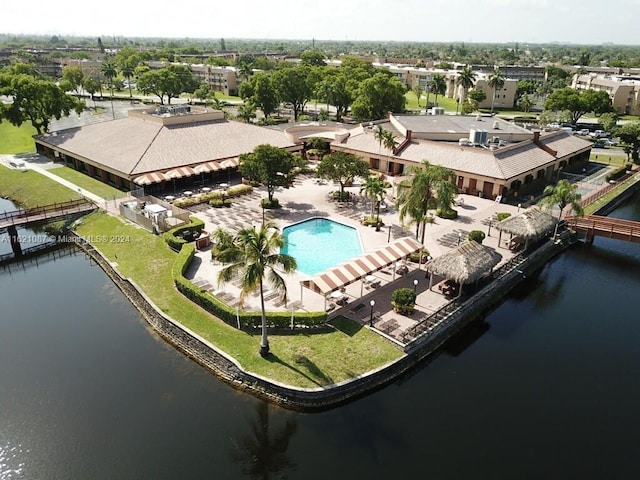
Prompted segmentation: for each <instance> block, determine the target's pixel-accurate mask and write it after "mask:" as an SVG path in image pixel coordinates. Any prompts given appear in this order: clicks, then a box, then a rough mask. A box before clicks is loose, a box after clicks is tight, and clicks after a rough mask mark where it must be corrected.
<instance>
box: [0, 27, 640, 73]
mask: <svg viewBox="0 0 640 480" xmlns="http://www.w3.org/2000/svg"><path fill="white" fill-rule="evenodd" d="M123 46H130V47H134V48H136V49H150V50H152V51H153V53H152V55H153V56H154V57H157V58H154V59H164V60H168V61H175V60H176V58H184V56H188V55H194V56H198V57H201V56H206V55H207V54H210V53H213V52H225V51H237V52H245V53H246V52H268V53H272V54H280V55H287V56H293V57H298V56H300V55H301V54H302V53H303V52H305V51H308V50H319V51H321V52H323V54H324V55H325V56H327V58H338V57H340V56H341V55H354V56H364V57H370V58H377V59H380V60H385V59H397V58H400V59H411V60H415V64H416V65H421V64H427V63H438V62H459V63H464V64H486V65H541V64H548V63H552V64H556V65H571V66H574V65H578V66H585V67H586V66H591V67H594V66H610V67H618V68H632V67H640V48H638V47H637V46H633V45H610V44H606V45H573V44H571V45H567V44H556V43H552V44H535V43H517V42H515V43H509V44H504V43H502V44H497V43H465V42H447V43H434V42H382V41H350V40H344V41H337V40H314V39H307V40H254V39H224V38H209V39H194V38H189V39H165V38H125V37H111V38H102V39H97V38H95V37H93V38H90V37H65V36H57V35H54V36H37V35H9V34H0V48H14V49H16V48H17V49H25V50H27V49H33V48H73V49H76V52H75V54H76V55H86V56H87V58H92V57H94V56H95V55H99V54H100V53H101V50H103V49H120V48H122V47H123Z"/></svg>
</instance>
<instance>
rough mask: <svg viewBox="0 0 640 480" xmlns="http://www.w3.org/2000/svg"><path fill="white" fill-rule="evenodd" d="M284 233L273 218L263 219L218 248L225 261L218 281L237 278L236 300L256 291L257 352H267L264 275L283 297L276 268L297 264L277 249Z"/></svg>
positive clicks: (283, 287) (291, 267) (284, 291)
mask: <svg viewBox="0 0 640 480" xmlns="http://www.w3.org/2000/svg"><path fill="white" fill-rule="evenodd" d="M283 245H284V237H283V236H282V234H281V233H280V231H279V230H278V229H277V228H276V226H275V224H274V223H273V222H265V223H263V224H262V225H261V226H260V227H259V228H256V227H246V228H243V229H242V230H240V231H239V232H238V233H237V234H236V235H235V237H234V238H233V242H232V243H231V244H230V245H229V246H228V247H227V248H223V249H222V250H221V251H219V252H218V254H217V257H218V259H219V260H220V261H221V262H222V263H225V264H227V265H226V266H225V267H224V268H223V269H222V270H221V271H220V273H219V274H218V282H219V283H221V284H223V283H226V282H229V281H230V280H232V279H234V278H240V281H241V290H240V302H243V301H244V298H245V297H246V296H247V295H248V294H249V293H251V292H255V291H256V290H257V291H259V293H260V309H261V311H262V338H261V340H260V355H261V356H263V357H264V356H266V355H267V354H268V353H269V339H268V338H267V315H266V310H265V308H264V283H265V277H266V280H267V282H268V283H269V284H270V286H271V288H272V289H273V290H274V291H275V292H277V293H278V294H279V295H280V298H281V299H282V300H283V301H284V302H286V301H287V286H286V283H285V280H284V278H283V277H282V276H281V275H280V273H279V271H282V272H284V273H290V272H293V271H294V270H295V269H296V268H297V264H296V259H295V258H293V257H292V256H290V255H286V254H282V253H280V249H281V248H282V246H283Z"/></svg>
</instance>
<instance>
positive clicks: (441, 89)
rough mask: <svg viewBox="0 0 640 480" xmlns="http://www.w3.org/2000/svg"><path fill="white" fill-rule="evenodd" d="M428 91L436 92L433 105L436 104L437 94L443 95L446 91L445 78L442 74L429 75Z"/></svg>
mask: <svg viewBox="0 0 640 480" xmlns="http://www.w3.org/2000/svg"><path fill="white" fill-rule="evenodd" d="M429 91H430V92H431V93H435V94H436V101H435V105H436V106H438V95H444V94H445V92H446V91H447V79H446V78H444V75H442V74H440V73H436V74H434V75H433V77H431V82H429Z"/></svg>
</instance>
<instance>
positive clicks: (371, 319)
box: [369, 300, 376, 327]
mask: <svg viewBox="0 0 640 480" xmlns="http://www.w3.org/2000/svg"><path fill="white" fill-rule="evenodd" d="M369 305H371V314H370V315H369V326H370V327H373V307H375V306H376V301H375V300H371V301H370V302H369Z"/></svg>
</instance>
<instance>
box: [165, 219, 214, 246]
mask: <svg viewBox="0 0 640 480" xmlns="http://www.w3.org/2000/svg"><path fill="white" fill-rule="evenodd" d="M189 220H190V222H189V223H187V224H186V225H180V226H179V227H176V228H172V229H171V230H169V231H168V232H165V233H163V234H162V238H164V241H165V242H167V244H168V245H169V247H171V248H172V249H173V250H176V251H178V252H179V251H180V250H181V249H182V246H183V245H184V244H186V243H187V242H186V240H185V239H184V238H182V234H183V233H184V231H185V230H196V231H198V232H199V231H200V230H202V229H203V228H204V222H203V221H202V220H200V219H199V218H198V217H189Z"/></svg>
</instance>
